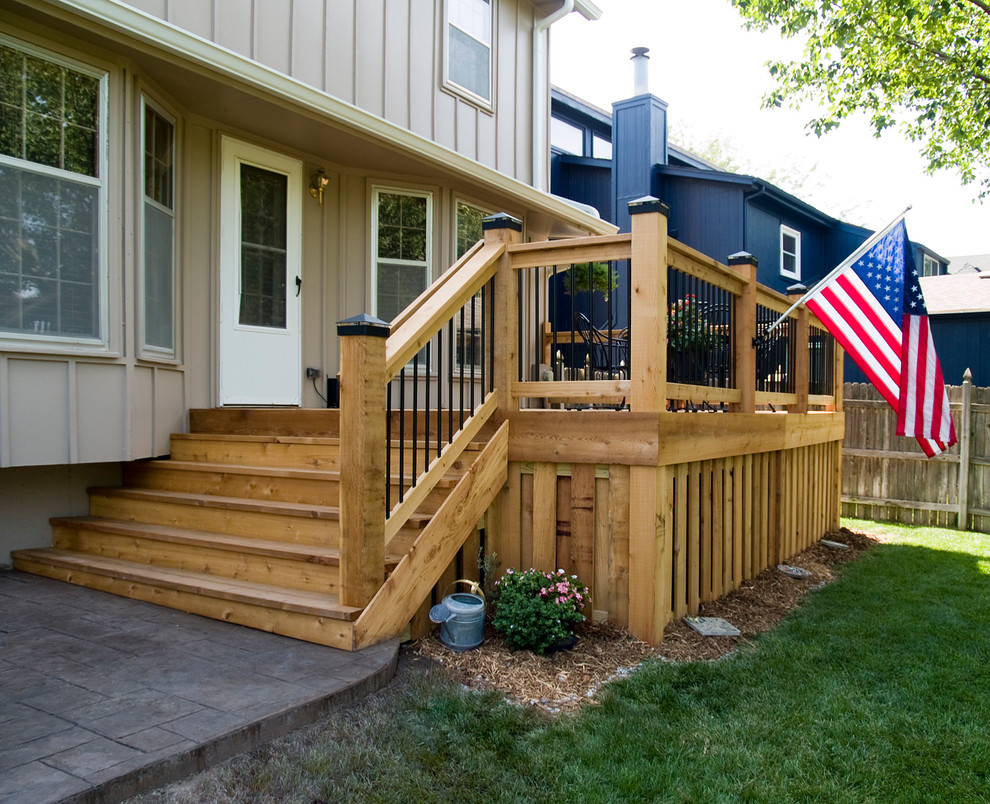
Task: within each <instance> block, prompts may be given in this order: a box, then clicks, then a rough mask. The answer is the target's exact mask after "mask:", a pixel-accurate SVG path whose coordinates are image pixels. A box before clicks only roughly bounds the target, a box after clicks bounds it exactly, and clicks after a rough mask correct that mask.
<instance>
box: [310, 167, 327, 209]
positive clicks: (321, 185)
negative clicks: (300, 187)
mask: <svg viewBox="0 0 990 804" xmlns="http://www.w3.org/2000/svg"><path fill="white" fill-rule="evenodd" d="M329 183H330V179H328V178H327V177H326V175H324V170H323V168H320V169H319V170H317V171H316V173H314V174H313V181H312V183H311V184H310V186H309V194H310V195H311V196H313V198H315V199H316V200H317V201H319V202H320V206H321V207H322V206H323V191H324V190H325V189H326V188H327V185H328V184H329Z"/></svg>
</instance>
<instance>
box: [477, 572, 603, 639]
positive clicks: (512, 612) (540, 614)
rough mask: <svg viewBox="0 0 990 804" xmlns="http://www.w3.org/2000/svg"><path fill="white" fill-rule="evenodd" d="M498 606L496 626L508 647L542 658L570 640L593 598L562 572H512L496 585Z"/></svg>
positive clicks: (572, 576)
mask: <svg viewBox="0 0 990 804" xmlns="http://www.w3.org/2000/svg"><path fill="white" fill-rule="evenodd" d="M494 603H495V619H494V621H493V622H492V625H494V626H495V629H496V630H497V631H500V632H501V633H502V634H503V635H504V636H505V644H506V647H508V648H509V649H510V650H517V649H519V648H526V649H528V650H532V651H535V652H536V653H541V654H542V653H546V652H547V650H549V649H550V648H553V647H555V646H557V645H560V644H562V643H564V642H566V641H567V639H568V638H570V636H571V635H572V634H573V631H574V626H575V625H577V624H578V623H579V622H582V621H583V620H584V619H585V616H584V608H585V606H586V605H588V604H590V603H591V598H590V597H588V587H587V586H585V585H584V584H583V583H581V582H580V581H579V580H578V577H577V575H568V574H567V573H566V572H564V571H563V570H562V569H559V570H557V571H556V572H541V571H539V570H535V569H530V570H526V571H525V572H519V571H517V570H512V569H509V570H507V571H506V573H505V575H504V576H503V577H502V579H501V580H500V581H497V582H496V584H495V595H494Z"/></svg>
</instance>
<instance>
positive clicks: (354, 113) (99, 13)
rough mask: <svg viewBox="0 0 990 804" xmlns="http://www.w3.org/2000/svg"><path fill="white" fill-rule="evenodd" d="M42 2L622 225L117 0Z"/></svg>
mask: <svg viewBox="0 0 990 804" xmlns="http://www.w3.org/2000/svg"><path fill="white" fill-rule="evenodd" d="M39 5H45V6H48V7H49V8H50V9H51V10H52V11H53V12H56V13H58V12H59V11H61V12H62V14H70V15H72V17H74V18H79V17H81V18H83V19H88V20H91V21H93V22H95V23H97V24H99V25H101V26H103V27H105V28H108V29H110V30H114V31H117V32H119V33H122V34H125V35H126V36H128V37H131V38H132V39H134V40H135V41H137V42H144V43H146V44H149V45H152V46H153V47H155V48H157V49H158V50H159V51H160V52H162V53H164V54H168V55H169V56H170V57H172V58H174V59H177V60H178V62H179V63H182V62H185V63H186V64H187V65H195V67H196V68H197V69H198V70H199V71H200V72H203V73H205V74H208V75H212V76H225V77H227V78H228V79H233V80H234V81H237V82H240V83H242V84H245V85H248V86H251V87H253V88H255V89H258V90H262V91H264V92H267V93H269V94H270V95H271V96H272V97H274V98H278V99H281V100H282V101H285V102H289V103H291V105H293V106H294V107H296V108H300V109H305V110H306V111H307V112H308V113H310V114H312V115H313V116H314V117H316V118H322V119H324V120H327V121H328V122H332V123H333V124H334V125H336V126H339V127H341V128H344V129H348V130H351V131H354V132H358V133H360V134H361V136H364V137H367V138H368V139H371V140H374V141H376V142H379V143H382V144H384V145H387V146H388V147H391V148H393V149H396V150H399V151H403V152H409V153H413V154H415V155H416V157H417V158H418V159H420V160H422V161H425V162H427V163H431V164H433V165H436V166H438V167H442V168H444V169H445V170H449V171H453V172H455V173H458V174H460V175H462V176H464V177H466V178H469V179H471V180H473V181H477V182H480V183H483V184H485V185H487V186H489V187H491V188H493V189H494V190H496V191H498V192H501V193H505V194H508V195H510V196H513V197H515V198H517V199H519V200H520V201H522V202H523V203H524V204H528V205H532V206H533V207H535V208H536V209H539V210H542V211H543V212H545V213H547V214H549V215H551V216H553V217H555V218H558V219H560V220H561V221H566V222H567V223H568V224H570V225H573V226H576V227H578V228H580V229H583V230H585V231H589V232H592V233H595V234H612V233H613V232H614V231H615V227H614V226H612V225H611V224H609V223H607V222H606V221H602V220H596V219H595V218H592V217H591V216H589V215H587V214H585V213H584V212H582V211H580V210H578V209H577V208H576V207H573V206H571V205H569V204H565V203H564V202H563V201H560V200H559V199H556V198H554V197H552V196H551V195H550V194H549V193H546V192H543V191H540V190H539V188H534V187H532V186H530V185H527V184H525V183H524V182H521V181H519V180H517V179H514V178H512V177H510V176H507V175H505V174H503V173H499V172H498V171H496V170H493V169H491V168H488V167H485V166H484V165H482V164H480V163H479V162H476V161H474V160H473V159H469V158H468V157H466V156H463V155H462V154H459V153H457V152H456V151H453V150H451V149H449V148H446V147H444V146H442V145H440V144H438V143H436V142H434V141H433V140H430V139H427V138H425V137H422V136H420V135H418V134H414V133H413V132H411V131H409V130H408V129H405V128H402V127H401V126H397V125H395V124H394V123H390V122H389V121H387V120H385V119H384V118H381V117H378V116H377V115H373V114H371V113H370V112H367V111H365V110H363V109H360V108H358V107H357V106H353V105H352V104H349V103H346V102H345V101H342V100H340V99H339V98H335V97H334V96H332V95H329V94H327V93H326V92H323V91H321V90H318V89H316V88H315V87H312V86H310V85H308V84H304V83H303V82H301V81H299V80H298V79H295V78H292V77H290V76H287V75H285V74H284V73H280V72H278V71H277V70H273V69H271V68H269V67H266V66H264V65H263V64H260V63H258V62H255V61H252V60H250V59H248V58H246V57H244V56H241V55H240V54H237V53H234V52H233V51H230V50H228V49H226V48H224V47H222V46H220V45H217V44H215V43H213V42H210V41H208V40H206V39H203V38H202V37H199V36H197V35H195V34H192V33H189V32H188V31H184V30H182V29H180V28H177V27H175V26H174V25H171V24H170V23H167V22H164V21H162V20H160V19H158V18H157V17H152V16H151V15H149V14H146V13H145V12H143V11H140V10H138V9H136V8H132V7H130V6H126V5H124V4H123V3H120V2H116V0H47V2H45V3H43V4H39Z"/></svg>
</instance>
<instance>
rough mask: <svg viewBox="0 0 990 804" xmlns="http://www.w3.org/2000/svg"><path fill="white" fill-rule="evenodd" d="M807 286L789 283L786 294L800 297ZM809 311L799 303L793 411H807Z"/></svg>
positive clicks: (809, 355)
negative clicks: (795, 401)
mask: <svg viewBox="0 0 990 804" xmlns="http://www.w3.org/2000/svg"><path fill="white" fill-rule="evenodd" d="M806 290H807V288H806V287H805V286H804V285H791V286H790V287H789V288H788V289H787V296H788V298H790V299H793V300H794V301H797V300H798V299H800V298H801V297H802V296H803V295H804V292H805V291H806ZM809 316H810V313H809V312H808V308H807V307H806V306H804V305H801V306H800V307H798V309H797V332H796V337H795V339H794V392H795V393H796V394H797V404H796V405H795V406H794V408H793V412H794V413H807V412H808V386H809V384H810V382H811V366H810V363H811V354H810V352H809V348H808V337H809V334H810V332H811V325H810V318H809Z"/></svg>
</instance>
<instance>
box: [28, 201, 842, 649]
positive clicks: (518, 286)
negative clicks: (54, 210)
mask: <svg viewBox="0 0 990 804" xmlns="http://www.w3.org/2000/svg"><path fill="white" fill-rule="evenodd" d="M517 223H518V222H512V220H511V219H509V218H506V217H504V216H499V217H497V218H495V219H492V220H491V221H489V222H486V228H487V231H486V237H485V240H484V241H482V242H480V243H479V244H477V245H476V246H475V247H474V248H473V249H472V250H471V251H469V252H468V254H466V255H465V256H464V257H463V258H462V259H461V260H460V261H459V262H458V263H457V264H456V265H455V266H453V267H452V268H451V269H450V270H449V271H448V272H446V273H444V275H443V276H442V278H441V279H440V280H439V281H438V282H437V283H435V284H434V285H433V286H432V287H430V288H429V289H428V290H427V291H426V292H424V294H423V295H422V296H421V297H420V298H419V299H417V300H416V301H415V302H414V303H413V304H412V305H411V306H410V307H409V308H408V309H407V310H406V311H404V312H403V313H402V314H401V315H400V316H399V317H398V318H397V319H396V320H395V321H393V322H392V323H391V327H390V328H389V327H388V325H385V324H384V323H382V322H375V321H373V320H372V321H367V320H364V319H362V320H359V321H356V322H344V324H348V325H350V324H356V326H344V324H342V326H341V328H340V329H339V330H338V332H339V335H340V344H341V369H340V378H341V409H340V411H339V412H338V411H326V410H248V409H220V410H208V411H191V412H190V432H189V433H182V434H175V435H174V436H173V437H172V452H171V459H170V460H167V461H147V462H141V463H137V464H132V465H130V466H128V467H126V469H125V474H124V478H125V486H124V487H123V488H121V489H93V490H92V491H91V497H90V499H91V509H90V516H89V517H81V518H76V519H56V520H53V523H52V524H53V534H54V537H53V547H52V548H49V549H47V550H30V551H20V552H18V553H16V554H15V555H14V561H15V566H17V567H18V568H20V569H24V570H27V571H31V572H37V573H40V574H45V575H49V576H51V577H55V578H60V579H62V580H68V581H72V582H75V583H83V584H85V585H91V586H93V587H95V588H98V589H105V590H107V591H111V592H115V593H117V594H125V595H131V596H134V597H139V598H142V599H145V600H152V601H155V602H160V603H163V604H165V605H171V606H176V607H178V608H182V609H185V610H187V611H193V612H197V613H200V614H204V615H206V616H210V617H216V618H218V619H223V620H229V621H231V622H237V623H242V624H244V625H249V626H252V627H256V628H262V629H265V630H269V631H275V632H277V633H281V634H286V635H289V636H294V637H298V638H300V639H307V640H311V641H314V642H320V643H323V644H327V645H333V646H335V647H340V648H345V649H355V648H360V647H363V646H365V645H369V644H373V643H375V642H377V641H380V640H382V639H385V638H389V637H393V636H395V635H397V634H400V633H402V632H403V631H404V629H406V627H407V626H410V625H411V632H412V633H413V634H414V635H417V634H419V633H422V632H423V631H425V629H426V628H427V627H428V622H427V618H426V613H427V612H428V610H429V607H430V605H431V603H433V602H435V601H436V600H437V598H438V597H439V596H440V595H442V594H443V592H444V590H446V589H447V588H449V585H450V583H451V582H453V581H454V580H456V579H458V578H465V577H466V578H471V579H477V578H478V577H479V569H478V559H479V557H480V556H482V555H484V556H486V557H487V560H488V563H489V565H491V564H494V565H495V566H496V567H497V568H498V570H497V571H498V572H504V571H505V570H506V569H508V568H510V567H519V568H528V567H530V566H532V567H537V568H540V569H548V570H549V569H554V568H557V567H562V568H564V569H566V570H567V571H568V572H575V573H577V574H579V576H580V577H581V579H582V580H583V581H584V582H586V583H588V585H589V586H590V587H591V588H592V590H593V591H592V598H593V600H594V604H593V611H589V612H588V614H589V615H594V616H599V617H608V618H609V619H611V620H613V621H615V622H617V623H619V624H621V625H624V626H626V627H628V628H629V629H630V630H631V631H632V632H633V633H634V634H635V635H637V636H639V637H640V638H642V639H645V640H647V641H650V642H653V643H656V642H658V641H659V640H660V639H662V637H663V630H664V627H665V625H666V624H667V623H668V622H669V621H670V620H671V619H672V618H677V617H681V616H683V615H685V614H691V613H695V612H697V611H698V608H699V606H700V605H701V603H703V602H704V601H707V600H710V599H713V598H716V597H718V596H720V595H723V594H725V593H727V592H729V591H731V590H732V589H735V588H737V587H738V586H740V585H741V584H742V583H743V582H744V581H745V580H747V579H749V578H752V577H754V576H755V575H757V574H758V573H759V572H760V571H762V570H763V569H764V568H765V567H768V566H772V565H774V564H776V563H778V562H781V561H784V560H786V559H787V558H789V557H790V556H792V555H794V554H795V553H797V552H799V551H800V550H803V549H804V548H805V547H807V546H808V545H810V544H811V543H812V542H814V541H815V540H817V539H819V538H821V537H822V536H823V535H824V534H825V533H826V532H827V531H828V530H829V529H831V528H834V527H836V526H837V525H838V518H839V490H840V487H841V460H840V447H841V442H842V438H843V430H844V418H843V413H842V391H841V388H842V371H841V365H842V354H841V349H838V348H835V350H834V353H833V352H831V351H829V352H828V353H827V354H828V357H827V359H826V363H828V361H831V363H830V364H829V365H826V366H825V368H827V369H828V372H827V376H828V377H829V378H830V379H829V381H828V382H829V384H828V386H827V387H823V386H822V383H821V382H820V381H819V382H818V383H817V385H816V384H815V383H813V382H812V381H811V379H810V378H811V376H812V375H813V374H815V372H811V371H810V368H809V366H810V361H811V359H812V356H813V355H814V356H817V358H818V359H819V362H820V360H821V358H822V350H821V346H820V344H821V336H816V337H817V338H818V340H817V341H816V345H815V347H814V348H812V346H811V341H810V340H809V332H810V330H811V328H813V327H815V326H817V324H818V322H816V321H815V320H814V319H813V317H812V316H810V314H809V313H808V311H807V310H806V309H803V308H800V309H798V310H797V311H796V312H794V313H793V314H792V315H791V319H792V321H791V324H789V327H790V330H789V331H790V332H791V333H793V334H791V335H789V336H788V338H789V340H788V346H787V348H788V350H789V351H788V352H787V354H786V356H785V357H784V358H782V359H781V360H780V361H778V363H776V364H773V365H771V366H770V367H769V368H767V367H766V366H763V367H762V368H761V367H760V365H759V360H758V357H759V355H758V354H757V347H756V344H757V342H758V341H757V340H756V338H757V334H758V327H759V326H764V325H763V324H761V323H759V322H760V321H761V320H762V321H765V320H766V318H767V316H768V315H770V316H772V315H773V314H774V311H777V312H781V313H782V312H783V311H785V310H786V309H787V307H788V306H789V299H787V298H786V297H784V296H781V295H780V294H776V293H773V292H772V291H769V290H767V289H765V288H761V287H759V286H758V285H757V284H756V282H755V279H754V275H755V270H754V268H755V266H754V265H753V263H752V261H747V260H746V259H745V258H742V259H737V260H735V263H736V264H733V265H722V264H720V263H718V262H716V261H714V260H711V259H709V258H707V257H703V256H702V255H700V254H698V253H697V252H693V251H691V250H690V249H688V248H686V247H684V246H683V245H681V244H678V243H677V242H676V241H673V240H670V239H669V238H667V235H666V218H665V216H664V214H663V211H662V209H660V208H659V207H656V206H653V205H646V206H645V207H644V208H642V209H639V210H638V211H637V212H636V214H634V215H633V231H632V233H631V234H629V235H615V236H611V237H605V238H584V239H577V240H570V241H557V242H551V243H526V244H523V243H520V242H519V239H520V235H519V229H520V228H521V227H519V226H517ZM590 260H620V261H621V260H628V261H629V266H630V267H629V271H630V273H629V284H630V286H631V295H630V299H629V323H630V326H629V332H630V335H631V337H630V340H629V343H628V346H629V349H630V358H631V365H630V367H629V372H628V376H620V377H616V378H612V379H607V380H602V379H590V380H584V381H581V380H575V379H572V377H573V376H579V375H575V374H573V373H572V374H570V375H569V379H568V381H547V380H545V379H543V378H542V377H540V378H539V379H530V378H532V377H533V376H534V374H536V371H535V369H536V368H538V366H539V363H540V362H541V359H542V358H543V357H545V354H546V344H547V328H546V324H545V322H546V316H545V315H544V314H543V313H541V311H540V308H539V306H538V304H539V300H540V298H541V293H542V292H543V289H544V288H546V287H547V279H548V277H549V276H550V275H551V273H552V271H555V270H557V268H558V267H559V266H561V265H562V264H564V265H566V264H568V263H582V262H588V261H590ZM668 271H679V272H681V273H682V274H683V275H685V276H688V277H690V278H691V281H692V282H697V283H702V284H701V285H700V287H703V288H713V289H715V290H714V291H712V292H717V293H720V294H722V295H721V296H720V298H721V299H728V300H729V301H728V302H726V303H729V304H730V305H731V307H732V311H733V313H732V316H731V318H730V319H727V320H730V321H731V326H729V325H727V324H719V325H718V329H716V330H710V331H713V332H716V333H717V337H718V338H719V339H720V342H721V346H720V348H721V352H720V355H721V357H720V359H721V360H722V361H723V362H722V365H723V366H724V365H725V362H724V361H725V356H726V355H731V359H732V366H731V372H730V373H728V374H726V373H725V372H723V373H722V374H723V375H724V376H728V377H731V378H732V382H731V384H726V383H725V382H722V384H721V385H716V384H715V383H714V382H713V383H712V384H710V385H692V384H690V383H685V382H680V381H675V380H670V379H669V377H668V369H667V352H668V341H667V332H666V328H667V323H668V313H667V312H666V311H668V309H670V308H669V305H671V304H673V303H675V302H676V301H677V300H674V301H673V302H672V300H671V299H670V298H669V295H668V288H667V276H668ZM704 292H709V291H707V290H705V291H704ZM719 303H720V304H723V302H721V301H720V302H719ZM531 310H532V311H535V312H534V313H533V314H530V312H531ZM758 311H761V312H759V313H758ZM476 316H477V317H478V318H480V322H477V323H475V317H476ZM760 316H762V318H760ZM466 321H470V322H472V323H470V324H467V323H465V322H466ZM469 329H470V330H471V335H470V337H471V344H472V345H471V349H470V350H468V349H467V348H466V346H465V344H466V343H467V338H466V335H465V332H466V331H467V330H469ZM551 337H555V336H553V334H552V333H551ZM562 337H563V336H562ZM455 345H456V348H455ZM431 350H432V351H431ZM421 355H425V357H424V358H423V359H424V361H425V362H424V363H422V364H421V363H420V362H419V361H420V356H421ZM680 357H681V358H683V354H681V355H680ZM458 361H459V362H458ZM682 362H683V361H682ZM821 368H822V366H821V365H819V366H818V369H821ZM819 373H820V372H819ZM537 376H539V375H537ZM586 376H589V375H586ZM590 376H594V373H593V372H592V373H591V374H590ZM768 380H772V381H773V383H772V384H768V382H767V381H768ZM393 392H394V393H393ZM564 402H566V403H567V404H574V403H575V402H577V403H579V404H580V406H581V407H582V408H583V409H579V410H562V409H552V408H554V406H557V407H559V406H560V404H561V403H564ZM706 406H707V408H706ZM606 407H610V408H611V409H604V408H606ZM714 407H717V408H718V410H719V412H714ZM616 408H620V409H616ZM701 408H706V409H707V410H708V412H684V410H685V409H688V410H694V411H700V409H701ZM489 580H491V578H490V579H489Z"/></svg>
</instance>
